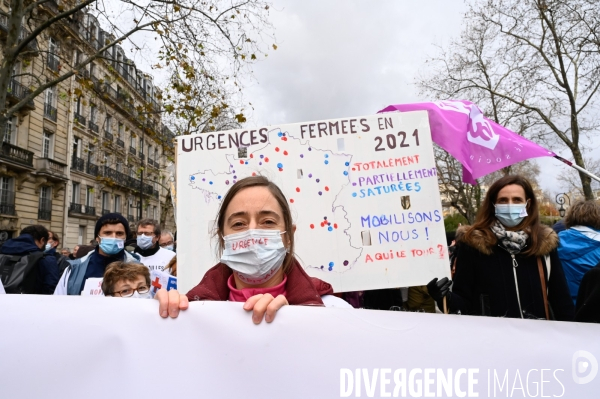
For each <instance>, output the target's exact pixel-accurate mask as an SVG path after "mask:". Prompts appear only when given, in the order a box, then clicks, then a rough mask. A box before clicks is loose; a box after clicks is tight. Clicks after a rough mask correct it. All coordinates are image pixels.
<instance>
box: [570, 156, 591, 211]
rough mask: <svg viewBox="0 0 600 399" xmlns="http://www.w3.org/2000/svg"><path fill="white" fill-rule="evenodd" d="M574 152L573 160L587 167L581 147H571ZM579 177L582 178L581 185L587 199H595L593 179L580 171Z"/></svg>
mask: <svg viewBox="0 0 600 399" xmlns="http://www.w3.org/2000/svg"><path fill="white" fill-rule="evenodd" d="M571 152H572V153H573V160H574V161H575V164H577V166H579V167H581V168H583V169H585V162H584V161H583V155H582V154H581V151H580V150H579V147H573V148H572V149H571ZM579 178H580V179H581V187H582V189H583V195H584V197H585V199H586V200H593V199H594V193H593V192H592V179H591V177H589V176H588V175H586V174H585V173H583V172H579Z"/></svg>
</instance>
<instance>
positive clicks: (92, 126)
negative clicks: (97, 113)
mask: <svg viewBox="0 0 600 399" xmlns="http://www.w3.org/2000/svg"><path fill="white" fill-rule="evenodd" d="M89 127H90V130H91V131H92V132H95V133H98V131H99V130H100V129H99V128H98V125H96V124H95V123H94V122H92V121H90V123H89Z"/></svg>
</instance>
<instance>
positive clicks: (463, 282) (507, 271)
mask: <svg viewBox="0 0 600 399" xmlns="http://www.w3.org/2000/svg"><path fill="white" fill-rule="evenodd" d="M541 234H543V237H544V239H543V241H542V245H541V247H540V249H539V251H538V253H536V254H535V255H530V256H523V255H521V254H517V255H515V259H516V261H517V264H518V266H517V268H516V271H517V280H518V285H519V297H520V300H521V309H522V310H523V317H525V318H539V319H545V318H546V313H545V309H544V299H543V296H542V284H541V280H540V274H539V269H538V264H537V257H538V256H540V257H543V256H545V255H550V279H549V280H548V274H547V268H545V269H546V270H544V274H545V278H546V280H547V281H548V283H547V286H548V302H549V303H550V308H551V310H552V312H553V314H554V317H555V319H556V320H563V321H571V320H573V316H574V306H573V300H572V299H571V298H570V295H569V289H568V287H567V281H566V279H565V275H564V272H563V269H562V266H561V264H560V259H559V258H558V255H557V253H556V247H557V246H558V236H557V235H556V233H555V232H554V231H552V229H550V228H544V229H543V230H542V233H541ZM542 263H543V264H544V265H545V260H544V258H542ZM450 312H452V313H458V312H460V313H461V314H471V315H486V316H496V317H512V318H520V317H521V316H520V314H519V302H518V299H517V294H516V288H515V278H514V273H513V263H512V257H511V255H510V254H509V253H508V251H506V250H505V249H503V248H502V247H500V246H499V245H498V243H497V242H495V243H492V242H488V240H487V239H486V236H485V235H484V234H482V233H479V232H478V231H475V232H474V234H472V236H471V238H470V239H469V240H466V238H465V236H464V235H463V236H462V237H461V240H460V242H459V247H458V254H457V262H456V274H455V275H454V285H453V287H452V293H451V297H450Z"/></svg>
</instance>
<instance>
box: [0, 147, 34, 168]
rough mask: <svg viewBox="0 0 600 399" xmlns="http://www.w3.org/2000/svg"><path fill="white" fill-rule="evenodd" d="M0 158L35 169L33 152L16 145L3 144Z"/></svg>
mask: <svg viewBox="0 0 600 399" xmlns="http://www.w3.org/2000/svg"><path fill="white" fill-rule="evenodd" d="M0 158H2V159H5V160H8V161H13V162H16V163H19V164H21V165H24V166H28V167H30V168H33V152H31V151H27V150H25V149H23V148H21V147H17V146H16V145H12V144H9V143H2V150H1V151H0Z"/></svg>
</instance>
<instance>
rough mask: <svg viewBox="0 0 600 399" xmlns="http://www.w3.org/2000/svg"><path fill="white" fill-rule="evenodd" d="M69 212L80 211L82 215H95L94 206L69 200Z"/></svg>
mask: <svg viewBox="0 0 600 399" xmlns="http://www.w3.org/2000/svg"><path fill="white" fill-rule="evenodd" d="M69 212H74V213H81V214H82V215H90V216H96V208H94V207H93V206H88V205H82V204H76V203H74V202H71V204H70V205H69Z"/></svg>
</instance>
